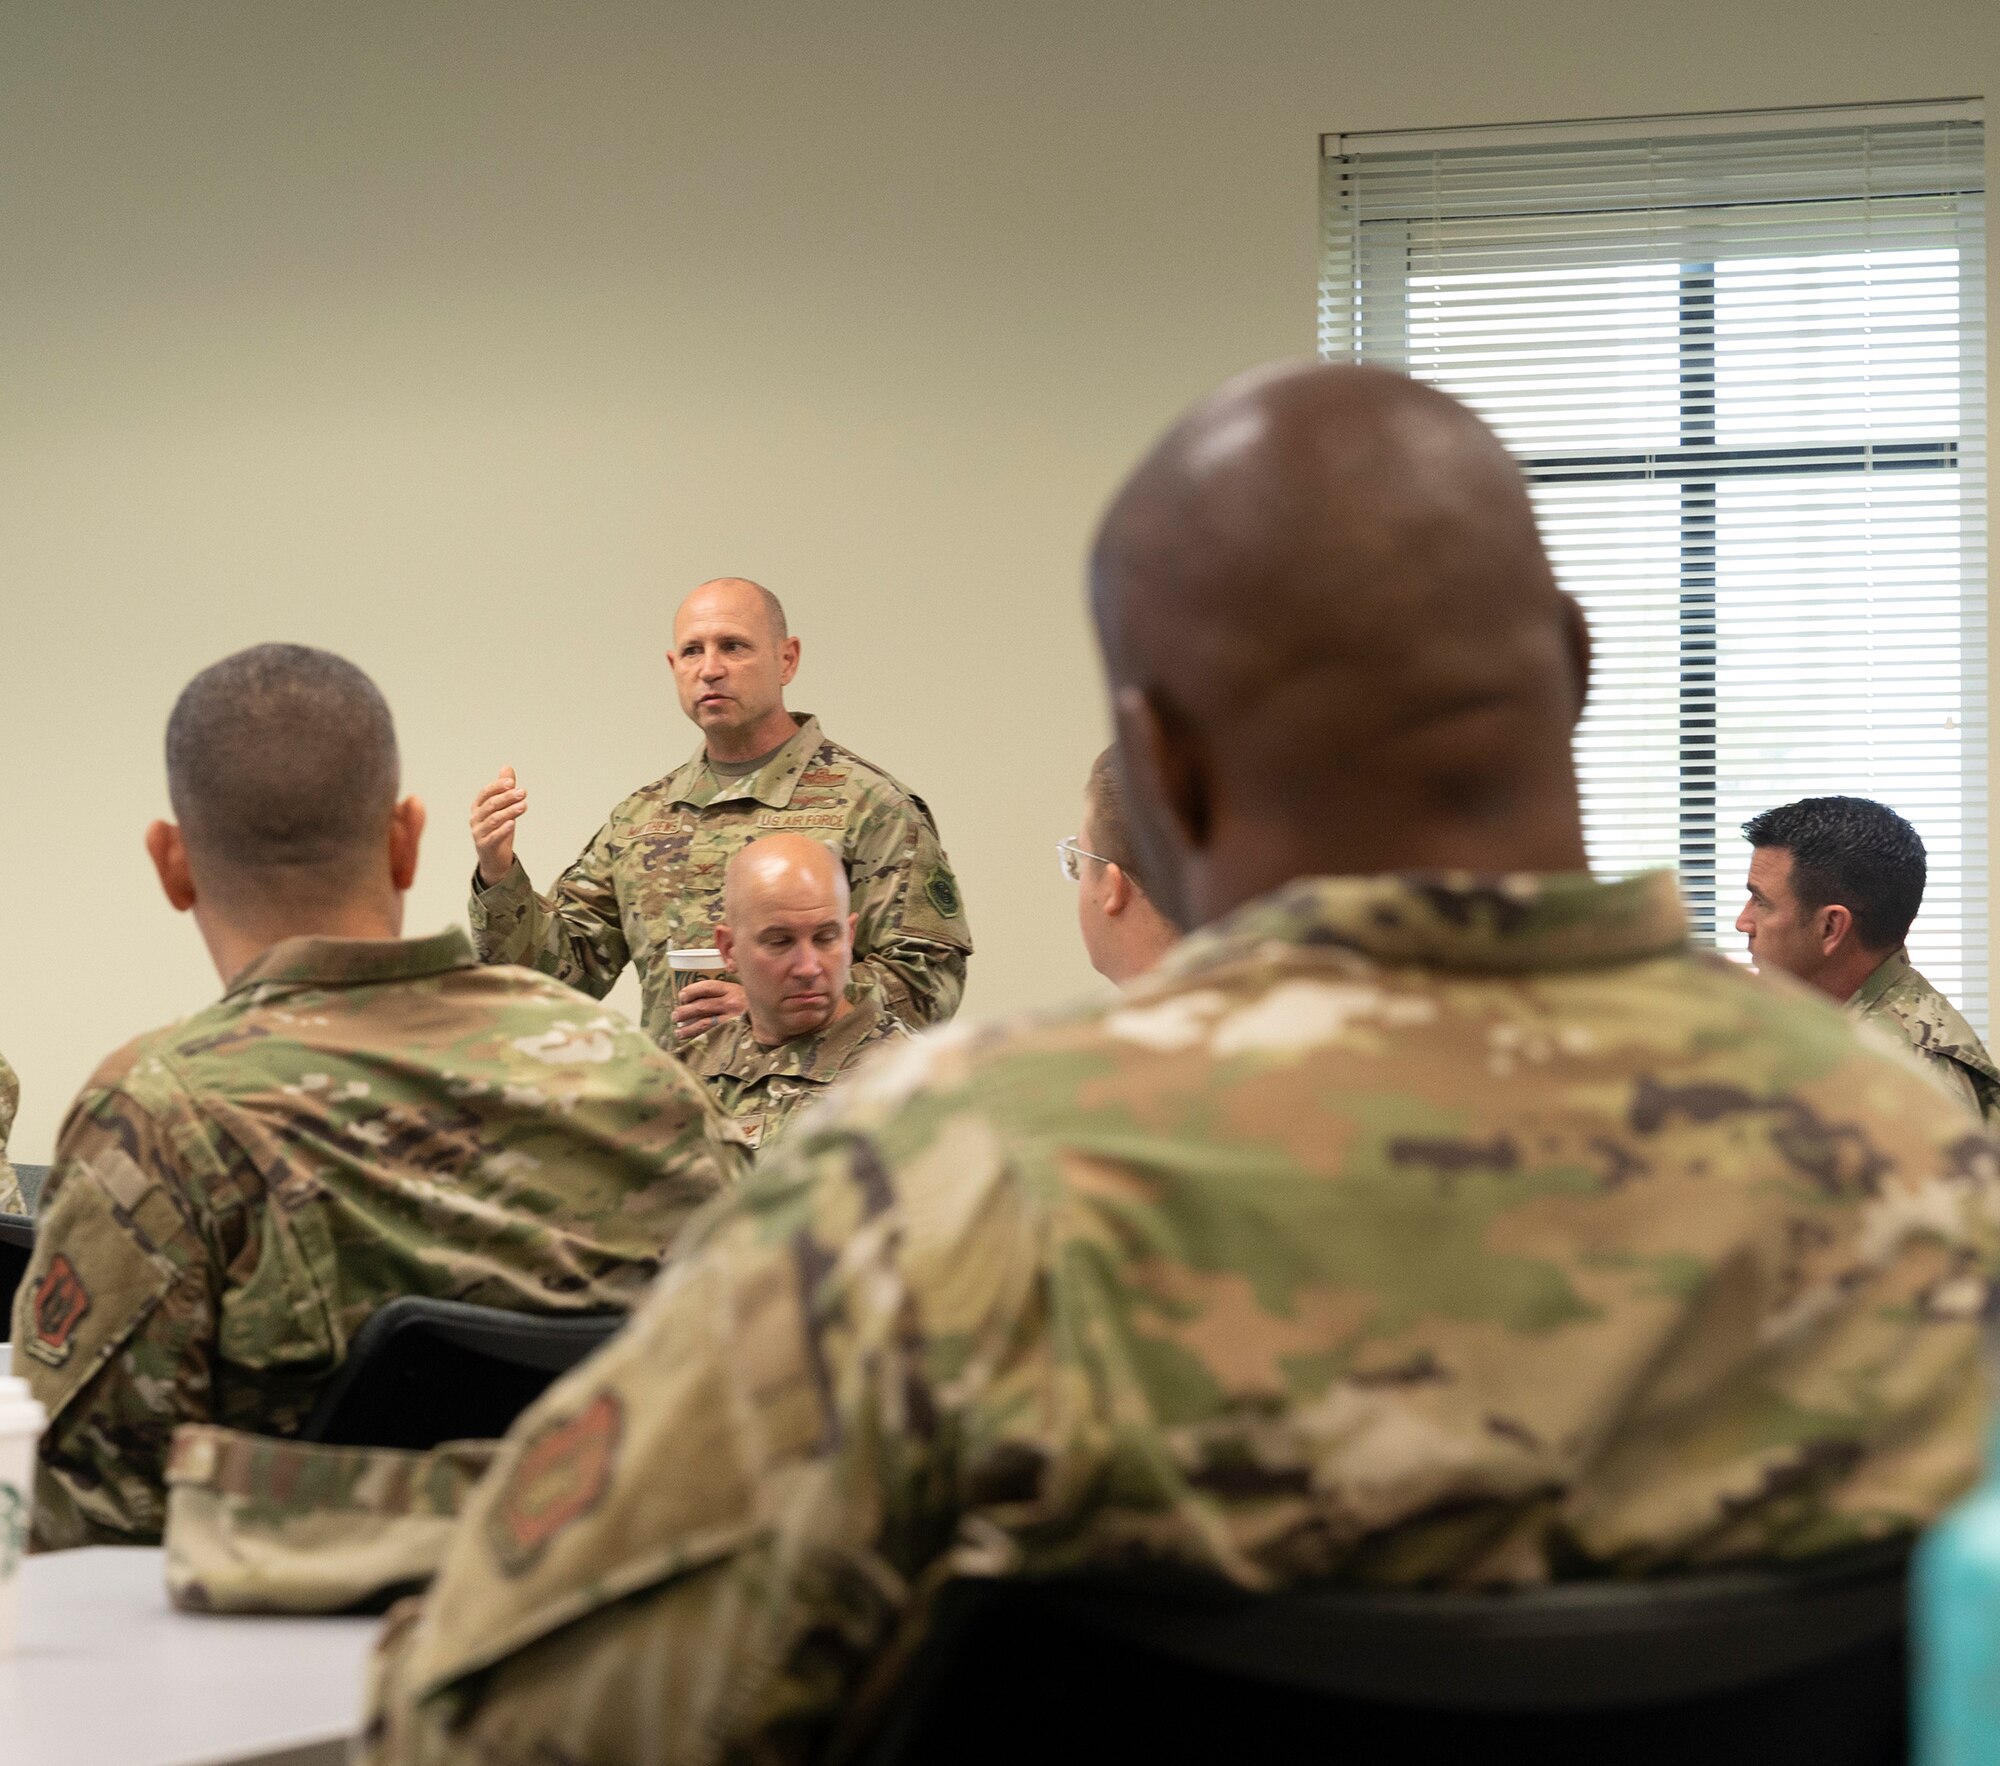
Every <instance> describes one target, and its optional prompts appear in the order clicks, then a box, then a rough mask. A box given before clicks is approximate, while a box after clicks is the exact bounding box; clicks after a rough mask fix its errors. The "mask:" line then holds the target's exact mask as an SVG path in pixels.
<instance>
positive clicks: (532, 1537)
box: [486, 1392, 625, 1576]
mask: <svg viewBox="0 0 2000 1766" xmlns="http://www.w3.org/2000/svg"><path fill="white" fill-rule="evenodd" d="M624 1422H625V1407H624V1405H623V1404H622V1403H621V1402H620V1401H619V1398H618V1396H617V1394H616V1393H613V1392H600V1393H598V1395H597V1396H596V1397H595V1398H593V1399H592V1400H591V1401H590V1402H589V1403H588V1404H586V1405H585V1406H584V1407H583V1409H581V1410H580V1411H578V1412H577V1413H576V1414H575V1415H574V1416H570V1417H560V1418H558V1419H557V1420H556V1421H554V1422H551V1423H546V1424H544V1425H543V1426H542V1427H541V1428H539V1429H537V1430H536V1431H535V1433H534V1434H533V1435H531V1436H530V1437H529V1438H528V1442H527V1444H526V1445H525V1446H524V1447H523V1448H522V1449H521V1457H520V1458H519V1459H517V1460H516V1461H515V1462H514V1469H513V1470H512V1471H511V1472H509V1473H508V1474H507V1481H506V1483H505V1484H504V1485H503V1486H502V1487H501V1490H500V1493H499V1496H498V1498H497V1499H496V1501H495V1502H494V1504H493V1508H492V1510H491V1511H490V1513H489V1514H488V1515H487V1517H486V1540H487V1543H488V1544H489V1545H490V1546H492V1548H493V1555H494V1556H495V1557H496V1558H498V1559H499V1560H500V1568H501V1569H502V1570H504V1571H505V1572H506V1573H507V1574H508V1575H509V1576H519V1575H522V1574H524V1573H525V1572H526V1571H528V1570H531V1569H533V1568H534V1566H535V1564H536V1563H537V1561H539V1559H540V1558H541V1555H542V1553H543V1552H544V1551H545V1550H547V1549H548V1544H549V1541H550V1540H552V1539H554V1538H555V1536H556V1535H557V1534H558V1533H560V1532H561V1531H562V1530H563V1529H564V1528H565V1527H567V1526H569V1525H570V1523H571V1522H573V1521H577V1520H581V1519H582V1518H583V1516H585V1515H587V1514H589V1513H590V1511H591V1510H592V1509H594V1508H595V1507H596V1506H597V1505H598V1504H599V1503H600V1502H602V1501H603V1500H604V1493H605V1491H607V1490H608V1489H610V1488H611V1471H612V1467H613V1465H614V1463H615V1462H616V1460H617V1457H618V1439H619V1436H620V1435H621V1434H622V1433H623V1430H624Z"/></svg>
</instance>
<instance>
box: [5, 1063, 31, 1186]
mask: <svg viewBox="0 0 2000 1766" xmlns="http://www.w3.org/2000/svg"><path fill="white" fill-rule="evenodd" d="M20 1107H21V1082H20V1080H19V1079H17V1078H16V1077H15V1076H14V1069H13V1068H12V1067H10V1066H8V1065H7V1057H6V1056H5V1055H0V1214H25V1213H27V1212H28V1201H27V1198H26V1197H25V1196H23V1195H22V1194H21V1180H20V1179H19V1178H18V1177H16V1176H15V1175H14V1167H13V1166H12V1165H10V1164H9V1163H8V1162H7V1137H8V1136H9V1135H11V1134H12V1133H13V1132H14V1115H15V1112H16V1111H18V1110H19V1109H20Z"/></svg>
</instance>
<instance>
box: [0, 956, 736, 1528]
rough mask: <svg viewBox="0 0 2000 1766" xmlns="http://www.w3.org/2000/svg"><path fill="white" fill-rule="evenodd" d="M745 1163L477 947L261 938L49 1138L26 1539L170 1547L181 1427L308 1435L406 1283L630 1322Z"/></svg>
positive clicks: (566, 1001)
mask: <svg viewBox="0 0 2000 1766" xmlns="http://www.w3.org/2000/svg"><path fill="white" fill-rule="evenodd" d="M741 1159H742V1155H741V1152H740V1137H739V1136H737V1135H736V1134H735V1132H734V1131H733V1130H732V1129H730V1128H729V1126H728V1124H727V1123H726V1122H724V1121H723V1120H722V1118H721V1117H720V1116H719V1115H718V1114H717V1113H716V1111H715V1109H714V1107H713V1106H712V1105H711V1104H710V1103H709V1102H708V1099H707V1097H706V1096H705V1094H704V1093H703V1092H702V1089H701V1087H700V1085H699V1083H698V1082H697V1081H696V1080H695V1079H694V1078H693V1077H692V1076H691V1075H690V1074H688V1073H687V1072H686V1071H685V1069H683V1068H682V1067H681V1066H680V1064H679V1063H678V1062H676V1061H674V1060H672V1059H671V1058H670V1057H668V1056H666V1055H663V1054H662V1053H661V1052H660V1051H659V1050H658V1049H657V1048H655V1047H654V1046H653V1045H652V1043H651V1042H650V1041H648V1040H647V1039H646V1038H645V1037H644V1036H642V1035H641V1034H640V1033H639V1031H638V1030H636V1029H635V1028H634V1027H633V1026H632V1025H630V1024H629V1023H627V1022H626V1021H625V1020H624V1019H622V1018H620V1017H618V1016H617V1015H616V1014H614V1013H609V1012H606V1011H605V1010H604V1009H603V1008H602V1007H600V1006H595V1005H593V1004H592V1003H591V1002H590V1001H588V1000H586V999H584V998H583V997H582V996H581V995H579V994H576V993H572V992H571V991H570V990H569V989H568V988H566V987H562V986H559V985H557V984H556V983H555V982H552V981H549V980H546V979H544V978H543V977H541V976H539V975H534V974H531V973H529V972H528V971H527V970H525V969H492V968H482V967H481V966H480V965H479V963H478V961H477V959H476V958H475V957H474V956H473V953H472V948H471V946H470V945H469V944H468V943H467V942H466V938H465V935H464V934H463V933H462V932H459V931H457V930H455V929H454V930H452V931H449V932H446V933H443V934H440V935H439V936H437V937H434V938H423V939H411V940H406V941H388V942H380V943H377V942H372V941H368V940H362V939H319V938H295V939H287V940H286V941H285V942H283V943H281V944H278V945H275V946H273V947H272V948H271V949H270V950H269V951H267V952H265V953H264V955H263V956H261V957H260V958H258V960H257V961H256V962H254V963H252V964H251V965H250V967H249V968H248V969H246V970H245V971H244V972H243V973H242V974H240V975H239V976H237V977H236V979H235V980H234V981H233V982H232V983H231V984H230V987H229V990H228V991H227V993H225V994H224V996H223V997H222V999H221V1000H220V1001H218V1002H217V1003H216V1004H215V1005H213V1006H210V1007H209V1008H208V1009H207V1010H206V1011H202V1012H198V1013H196V1014H195V1015H194V1016H193V1017H192V1018H189V1019H186V1020H184V1021H183V1022H182V1023H180V1024H177V1025H174V1026H173V1027H171V1028H169V1029H166V1030H160V1031H155V1032H154V1033H152V1034H151V1035H149V1036H144V1037H141V1038H140V1039H139V1040H138V1041H137V1042H134V1043H132V1044H130V1045H128V1046H127V1047H126V1048H125V1049H123V1050H121V1051H120V1052H119V1053H118V1054H115V1055H113V1056H112V1057H111V1058H110V1059H109V1060H108V1061H106V1062H105V1063H104V1065H103V1066H101V1067H100V1068H99V1069H98V1070H97V1072H96V1074H95V1075H94V1076H93V1077H92V1078H91V1081H90V1083H89V1084H88V1085H87V1086H85V1088H84V1090H83V1092H82V1094H81V1095H80V1096H79V1097H78V1099H77V1101H76V1103H75V1105H74V1106H73V1107H72V1108H71V1110H70V1113H69V1118H68V1120H67V1121H66V1122H65V1123H64V1125H63V1130H62V1136H61V1139H60V1141H59V1143H58V1145H57V1148H56V1159H55V1164H54V1166H53V1168H52V1169H51V1171H50V1173H49V1180H48V1184H47V1186H46V1188H45V1189H44V1190H43V1192H42V1198H41V1206H40V1210H39V1217H40V1230H39V1232H38V1233H37V1236H36V1243H35V1253H34V1258H33V1261H32V1262H31V1263H30V1265H29V1268H28V1272H27V1275H26V1277H25V1278H24V1279H23V1281H22V1283H21V1288H20V1292H19V1295H18V1296H17V1298H16V1300H15V1306H14V1336H13V1341H14V1371H15V1372H16V1373H17V1374H20V1375H22V1376H23V1377H25V1378H26V1379H27V1380H28V1382H29V1384H30V1385H31V1386H32V1387H33V1389H34V1394H35V1396H36V1397H37V1398H39V1399H41V1401H42V1402H43V1403H44V1404H45V1405H46V1406H47V1407H48V1411H49V1424H48V1432H47V1433H46V1434H45V1435H44V1436H43V1438H42V1447H41V1456H42V1460H41V1475H40V1478H39V1480H38V1486H37V1490H36V1497H35V1523H34V1525H35V1540H36V1543H37V1545H38V1546H40V1547H43V1548H48V1547H53V1546H63V1545H81V1544H87V1543H112V1542H124V1543H129V1542H135V1541H144V1540H150V1539H157V1538H158V1537H159V1533H160V1524H161V1517H162V1505H163V1503H164V1499H165V1491H164V1485H163V1480H164V1473H165V1464H166V1459H167V1449H168V1443H169V1439H170V1437H171V1435H172V1433H173V1428H174V1425H175V1424H176V1423H182V1422H210V1421H212V1422H217V1423H221V1424H224V1425H226V1426H228V1427H232V1428H238V1429H247V1430H252V1431H255V1432H259V1433H265V1434H273V1435H284V1434H288V1433H292V1432H294V1431H296V1430H297V1428H298V1427H299V1425H300V1424H301V1423H302V1422H303V1421H304V1419H305V1417H306V1416H307V1414H308V1413H309V1412H310V1411H311V1409H312V1406H313V1401H314V1400H315V1398H317V1397H318V1395H319V1392H320V1389H321V1387H322V1386H323V1385H324V1384H325V1382H326V1380H327V1379H328V1377H329V1376H330V1375H331V1374H332V1373H333V1372H334V1370H335V1369H336V1368H338V1366H339V1365H340V1362H341V1359H342V1357H343V1356H344V1355H345V1354H346V1352H347V1347H348V1344H349V1343H350V1342H351V1341H352V1340H353V1337H354V1334H355V1332H356V1331H357V1330H358V1329H359V1328H360V1327H361V1325H362V1323H363V1322H364V1321H365V1320H366V1319H367V1318H368V1316H369V1314H370V1313H372V1312H373V1311H374V1310H375V1308H376V1307H377V1306H379V1305H381V1304H382V1303H383V1302H384V1301H385V1300H388V1299H391V1298H394V1297H395V1296H397V1295H399V1294H428V1295H433V1296H437V1297H441V1298H446V1299H453V1300H466V1301H471V1302H473V1303H475V1304H478V1305H482V1306H501V1307H512V1308H517V1309H520V1310H523V1311H537V1312H597V1311H606V1310H621V1309H625V1308H628V1307H630V1306H631V1305H633V1304H634V1302H635V1301H636V1300H637V1299H638V1297H639V1295H640V1294H641V1293H643V1292H644V1290H645V1288H646V1286H647V1284H648V1283H649V1282H650V1281H651V1279H652V1277H653V1275H654V1274H655V1272H656V1271H657V1270H658V1268H659V1265H660V1256H661V1249H662V1247H663V1246H664V1245H665V1244H666V1243H667V1241H668V1240H669V1239H670V1238H671V1237H672V1236H673V1235H674V1233H675V1232H676V1230H677V1229H678V1228H679V1226H680V1224H681V1222H682V1221H683V1220H684V1219H685V1218H686V1216H687V1215H688V1214H689V1212H690V1211H691V1210H692V1209H693V1208H694V1207H695V1206H696V1204H698V1203H699V1202H701V1201H703V1200H705V1199H706V1198H707V1197H709V1196H711V1195H713V1194H714V1193H715V1192H716V1191H717V1190H718V1189H720V1188H722V1187H723V1186H724V1184H725V1183H726V1182H728V1181H731V1180H733V1178H734V1177H735V1175H736V1174H737V1173H738V1171H739V1170H740V1169H741Z"/></svg>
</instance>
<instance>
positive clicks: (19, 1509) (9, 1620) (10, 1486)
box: [0, 1376, 48, 1656]
mask: <svg viewBox="0 0 2000 1766" xmlns="http://www.w3.org/2000/svg"><path fill="white" fill-rule="evenodd" d="M47 1421H48V1416H47V1413H46V1412H45V1411H44V1410H43V1409H42V1407H41V1406H40V1405H39V1404H37V1403H36V1402H35V1400H34V1399H33V1398H31V1397H30V1396H29V1395H28V1382H27V1381H26V1380H17V1379H13V1378H10V1377H6V1376H0V1656H11V1655H12V1654H13V1653H14V1639H15V1635H16V1631H17V1624H18V1614H19V1610H20V1605H21V1560H22V1559H23V1558H24V1557H26V1556H27V1555H28V1520H29V1516H30V1514H31V1512H32V1510H33V1507H34V1501H35V1443H36V1442H37V1441H39V1440H40V1439H41V1436H42V1425H43V1424H44V1423H45V1422H47Z"/></svg>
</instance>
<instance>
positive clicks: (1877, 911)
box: [1743, 797, 1927, 951]
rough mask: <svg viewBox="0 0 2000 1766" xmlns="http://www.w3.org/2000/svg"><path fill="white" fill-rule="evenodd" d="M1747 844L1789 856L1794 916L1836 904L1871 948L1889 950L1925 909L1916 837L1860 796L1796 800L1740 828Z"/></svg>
mask: <svg viewBox="0 0 2000 1766" xmlns="http://www.w3.org/2000/svg"><path fill="white" fill-rule="evenodd" d="M1743 835H1744V838H1745V839H1746V840H1748V841H1749V842H1750V844H1751V845H1752V846H1764V847H1775V848H1777V849H1778V850H1779V851H1781V852H1788V853H1790V854H1791V857H1792V893H1793V895H1794V896H1795V897H1796V898H1797V902H1798V906H1799V908H1800V910H1801V912H1805V913H1810V912H1813V911H1815V910H1817V909H1819V908H1823V907H1828V906H1832V905H1835V904H1838V905H1839V906H1841V907H1844V908H1846V909H1847V910H1848V911H1849V912H1850V913H1852V914H1853V916H1854V933H1855V936H1856V937H1857V938H1859V939H1860V941H1861V943H1862V945H1863V947H1864V948H1866V949H1868V950H1871V951H1892V950H1895V949H1896V948H1897V947H1898V946H1899V945H1901V944H1902V943H1903V941H1904V940H1905V939H1906V938H1907V937H1908V936H1909V933H1910V925H1911V923H1912V922H1913V921H1914V920H1915V919H1916V917H1917V910H1918V909H1919V908H1921V907H1922V906H1923V905H1924V883H1925V879H1926V873H1927V861H1926V858H1925V855H1924V842H1923V837H1922V836H1921V835H1919V834H1918V832H1917V831H1916V829H1915V828H1913V827H1911V826H1910V824H1909V823H1908V822H1906V821H1905V820H1904V819H1903V818H1902V817H1901V816H1899V815H1898V814H1897V813H1896V812H1895V811H1894V810H1892V809H1890V808H1889V807H1888V805H1886V804H1881V803H1875V802H1873V801H1871V800H1870V799H1868V798H1866V797H1802V798H1800V799H1799V800H1798V802H1796V803H1787V804H1781V805H1780V806H1779V807H1778V808H1776V809H1767V810H1765V811H1764V813H1763V814H1762V815H1759V816H1753V817H1751V819H1750V820H1749V821H1747V822H1745V823H1744V824H1743Z"/></svg>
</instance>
